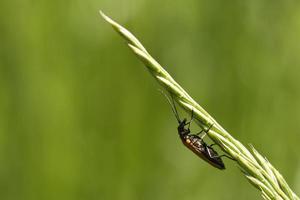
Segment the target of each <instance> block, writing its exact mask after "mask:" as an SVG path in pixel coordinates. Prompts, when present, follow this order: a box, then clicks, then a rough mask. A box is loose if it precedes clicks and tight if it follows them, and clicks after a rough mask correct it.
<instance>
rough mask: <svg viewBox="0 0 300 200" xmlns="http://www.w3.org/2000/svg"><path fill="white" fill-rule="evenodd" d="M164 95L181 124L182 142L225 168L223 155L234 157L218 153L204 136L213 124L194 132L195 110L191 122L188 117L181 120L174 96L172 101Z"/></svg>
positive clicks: (212, 163) (210, 161) (219, 167)
mask: <svg viewBox="0 0 300 200" xmlns="http://www.w3.org/2000/svg"><path fill="white" fill-rule="evenodd" d="M161 92H162V91H161ZM162 93H163V92H162ZM163 94H164V93H163ZM164 95H165V97H166V98H167V100H168V102H169V104H170V105H171V108H172V111H173V113H174V115H175V117H176V119H177V121H178V124H179V125H178V127H177V130H178V134H179V137H180V139H181V141H182V143H183V144H184V145H185V146H186V147H187V148H189V149H190V150H191V151H193V152H194V153H195V154H196V155H197V156H198V157H200V158H202V159H203V160H205V161H206V162H208V163H209V164H211V165H212V166H214V167H216V168H218V169H225V165H224V163H223V160H222V159H221V157H223V156H224V157H227V158H230V159H233V158H231V157H229V156H227V155H221V156H219V155H218V153H217V152H216V151H215V150H214V149H213V148H212V146H213V145H214V144H212V145H207V144H206V143H205V142H204V140H203V138H204V137H205V135H206V134H207V132H208V131H209V130H210V128H211V127H212V126H213V125H211V127H210V128H209V129H208V130H206V131H204V130H201V131H200V132H199V133H196V134H192V133H191V131H190V125H191V123H192V121H193V119H194V116H193V110H192V114H191V120H190V121H189V122H187V119H186V118H184V119H183V120H181V119H180V117H179V114H178V112H177V109H176V106H175V103H174V99H173V96H171V97H172V101H171V100H170V99H169V97H168V96H167V95H166V94H164ZM186 126H188V127H186ZM200 134H201V136H200Z"/></svg>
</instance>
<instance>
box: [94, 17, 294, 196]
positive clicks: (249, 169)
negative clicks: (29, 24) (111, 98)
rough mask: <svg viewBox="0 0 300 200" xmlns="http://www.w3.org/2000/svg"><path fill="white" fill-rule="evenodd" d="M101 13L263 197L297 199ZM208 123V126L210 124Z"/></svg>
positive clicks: (261, 160)
mask: <svg viewBox="0 0 300 200" xmlns="http://www.w3.org/2000/svg"><path fill="white" fill-rule="evenodd" d="M100 14H101V16H102V17H103V18H104V19H105V20H106V22H108V23H109V24H110V25H112V27H113V28H114V29H115V30H116V31H117V32H118V33H119V34H120V35H121V36H122V37H123V38H124V39H125V40H126V41H127V42H128V46H129V47H130V49H131V50H132V51H133V52H134V53H135V55H136V56H137V57H138V58H139V59H140V60H141V61H142V62H143V63H144V65H145V66H146V67H147V69H148V70H149V72H150V73H151V74H152V75H153V77H154V78H155V79H156V80H157V81H158V83H159V84H160V85H162V86H163V87H164V88H165V89H166V90H167V91H168V92H169V93H170V94H171V95H172V97H173V98H174V100H175V101H176V102H177V103H178V104H179V105H180V106H181V107H182V108H183V109H184V110H185V111H187V112H189V113H191V112H192V110H193V112H194V117H195V121H196V122H197V124H198V125H199V126H200V127H201V128H202V129H205V130H208V133H207V135H208V136H209V137H210V138H211V139H212V140H213V141H214V142H215V143H216V144H218V145H219V146H220V147H221V149H222V150H223V151H224V152H226V153H227V154H229V155H230V156H231V157H232V158H234V159H235V160H236V162H237V164H238V165H239V168H240V170H241V171H242V172H243V173H244V175H245V177H246V178H247V179H248V181H249V182H250V183H251V184H252V185H253V186H255V187H256V188H258V189H259V190H260V191H261V195H262V197H263V198H264V199H274V200H275V199H276V200H278V199H284V200H291V199H296V200H299V197H298V196H297V195H296V194H295V193H294V192H293V191H292V190H291V189H290V187H289V185H288V184H287V183H286V181H285V180H284V178H283V176H282V175H281V174H280V173H279V172H278V171H277V170H276V169H275V168H274V167H273V166H272V165H271V163H270V162H269V161H268V160H267V159H266V158H264V157H263V156H261V155H260V154H259V153H258V152H257V151H256V150H255V149H254V147H252V146H250V150H251V151H249V150H248V149H247V148H246V147H245V146H244V145H243V144H242V143H240V142H239V141H238V140H236V139H235V138H233V137H232V136H231V135H230V134H229V133H228V132H227V131H226V130H225V129H224V128H223V127H222V126H221V125H220V124H218V122H217V121H216V120H215V119H214V118H213V117H212V116H210V115H209V114H208V112H206V111H205V110H204V109H203V108H202V107H201V106H200V105H199V104H198V103H197V102H196V101H195V100H194V99H192V97H190V96H189V94H188V93H187V92H186V91H185V90H184V89H183V88H182V87H181V86H180V85H179V84H178V83H177V82H176V81H175V80H174V79H173V78H172V77H171V76H170V74H169V73H168V72H167V71H166V70H165V69H164V68H163V67H162V66H161V65H160V64H159V63H158V62H157V61H156V60H155V59H154V58H152V57H151V55H150V54H149V53H148V52H147V50H146V49H145V48H144V47H143V45H142V44H141V43H140V42H139V41H138V39H136V37H135V36H134V35H132V34H131V33H130V32H129V31H128V30H126V29H125V28H124V27H122V26H121V25H119V24H118V23H116V22H115V21H113V20H112V19H110V18H109V17H107V16H106V15H105V14H104V13H103V12H101V11H100ZM210 127H211V128H210Z"/></svg>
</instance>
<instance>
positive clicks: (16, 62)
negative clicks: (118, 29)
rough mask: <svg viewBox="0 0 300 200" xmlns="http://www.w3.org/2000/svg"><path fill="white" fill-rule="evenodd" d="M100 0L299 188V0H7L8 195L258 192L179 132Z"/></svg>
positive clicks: (0, 42) (0, 16)
mask: <svg viewBox="0 0 300 200" xmlns="http://www.w3.org/2000/svg"><path fill="white" fill-rule="evenodd" d="M99 9H102V10H103V11H104V12H105V13H106V14H107V15H109V16H111V17H112V18H113V19H115V20H117V21H118V22H119V23H121V24H123V25H124V26H125V27H127V28H128V29H129V30H130V31H132V32H133V33H134V34H135V35H136V36H137V37H138V38H139V39H140V40H141V41H142V43H143V44H144V45H145V47H146V48H147V49H148V50H149V52H150V53H151V54H152V55H153V57H154V58H156V59H157V60H158V61H159V62H160V63H161V64H162V65H163V66H165V68H166V69H167V70H168V71H169V73H170V74H171V75H172V76H174V78H175V79H176V80H177V81H178V82H179V83H180V84H182V86H183V87H184V88H185V89H186V90H187V91H188V92H189V93H190V94H191V96H192V97H194V98H195V100H197V101H198V102H199V103H200V105H202V106H203V107H204V108H205V109H207V111H208V112H209V113H210V114H211V115H212V116H213V117H215V118H216V119H217V121H218V122H219V123H220V124H221V125H222V126H223V127H224V128H226V129H227V130H228V131H229V132H230V133H231V134H232V135H233V136H234V137H236V138H237V139H239V140H240V141H242V142H243V143H244V144H248V143H251V144H253V145H254V146H255V147H256V148H257V149H258V150H259V151H260V152H261V153H262V154H263V155H265V156H267V158H268V159H269V160H270V161H271V162H272V164H274V166H275V167H277V169H278V170H279V171H280V172H281V173H282V174H283V175H284V177H285V178H286V180H287V181H288V183H289V184H290V186H291V187H292V188H293V189H294V191H295V192H296V193H298V194H299V193H300V156H299V152H300V145H299V142H300V140H299V139H300V137H299V134H300V123H299V121H300V56H299V53H300V2H299V1H293V0H278V1H261V0H260V1H259V0H251V1H230V2H228V1H208V0H186V1H171V0H165V1H160V0H151V1H150V0H115V1H113V0H87V1H76V0H75V1H74V0H73V1H69V0H65V1H61V0H52V1H49V0H42V1H29V0H24V1H21V0H11V1H8V0H4V1H3V0H2V1H0V199H3V200H35V199H37V200H40V199H45V200H48V199H49V200H54V199H55V200H59V199H62V200H68V199H70V200H76V199H78V200H81V199H85V200H94V199H101V200H106V199H107V200H110V199H122V200H123V199H124V200H127V199H128V200H135V199H136V200H138V199H144V200H152V199H156V200H160V199H161V200H167V199H172V200H177V199H185V200H195V199H223V200H227V199H228V200H229V199H246V200H247V199H251V200H252V199H260V194H259V191H257V190H256V189H254V187H252V186H251V185H250V184H249V183H248V182H247V180H246V179H245V178H244V177H243V176H242V174H241V173H240V171H239V169H238V168H237V167H236V166H235V164H234V163H233V162H232V161H230V160H227V159H224V160H225V163H226V167H227V169H226V170H225V171H220V170H217V169H215V168H213V167H211V166H209V165H208V164H207V163H205V162H203V161H201V160H200V159H199V158H198V157H196V156H195V155H194V154H193V153H191V152H190V151H188V150H187V149H186V148H185V147H184V146H183V145H182V144H181V142H180V140H179V138H178V136H177V132H176V126H177V123H176V120H175V118H174V116H173V114H172V112H171V109H170V106H169V105H168V104H167V102H166V100H165V99H164V97H163V96H162V95H161V94H160V93H159V92H158V90H157V89H158V88H159V85H158V84H157V83H156V82H155V81H154V79H153V78H152V77H151V76H150V75H149V73H148V72H147V70H146V69H145V68H144V66H143V65H142V64H141V63H140V62H139V61H138V59H136V57H135V56H134V55H133V53H132V52H130V50H129V49H128V48H127V46H126V45H125V43H124V41H123V40H122V39H121V38H120V37H119V36H118V35H117V34H116V33H115V32H114V31H113V29H112V28H111V27H110V26H109V25H108V24H106V23H105V22H104V20H103V19H101V18H100V16H99V13H98V10H99ZM181 116H182V117H183V116H186V117H188V116H187V115H186V114H184V113H182V112H181ZM193 130H194V131H198V130H199V129H198V128H197V127H195V126H193ZM206 141H207V142H208V143H210V142H209V140H206Z"/></svg>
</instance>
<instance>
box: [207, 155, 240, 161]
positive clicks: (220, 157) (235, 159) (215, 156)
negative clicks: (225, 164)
mask: <svg viewBox="0 0 300 200" xmlns="http://www.w3.org/2000/svg"><path fill="white" fill-rule="evenodd" d="M221 157H226V158H229V159H230V160H233V161H236V159H234V158H232V157H230V156H228V155H225V154H223V155H220V156H213V157H212V158H221Z"/></svg>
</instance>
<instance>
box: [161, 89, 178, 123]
mask: <svg viewBox="0 0 300 200" xmlns="http://www.w3.org/2000/svg"><path fill="white" fill-rule="evenodd" d="M159 91H160V92H161V93H162V94H163V95H164V96H165V97H166V99H167V101H168V103H169V104H170V105H171V108H172V111H173V113H174V115H175V117H176V119H177V121H178V123H180V122H181V120H180V117H179V115H178V112H177V109H176V106H175V103H174V98H173V96H172V94H171V97H172V101H171V100H170V98H169V97H168V96H167V95H166V94H165V93H164V92H163V91H162V90H159Z"/></svg>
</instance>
